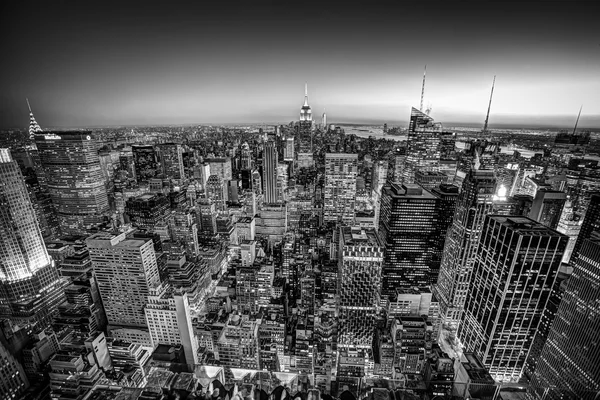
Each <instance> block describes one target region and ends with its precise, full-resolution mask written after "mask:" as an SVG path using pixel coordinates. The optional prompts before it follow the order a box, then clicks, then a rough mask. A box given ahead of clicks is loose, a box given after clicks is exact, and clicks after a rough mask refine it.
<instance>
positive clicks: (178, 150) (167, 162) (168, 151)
mask: <svg viewBox="0 0 600 400" xmlns="http://www.w3.org/2000/svg"><path fill="white" fill-rule="evenodd" d="M159 149H160V152H159V154H160V161H161V166H162V171H163V173H164V174H165V175H166V176H167V177H168V178H171V179H175V180H182V179H184V178H185V172H184V169H183V148H182V147H181V145H180V144H176V143H165V144H161V145H160V146H159Z"/></svg>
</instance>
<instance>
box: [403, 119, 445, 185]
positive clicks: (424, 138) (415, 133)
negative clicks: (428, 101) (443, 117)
mask: <svg viewBox="0 0 600 400" xmlns="http://www.w3.org/2000/svg"><path fill="white" fill-rule="evenodd" d="M442 138H444V140H442ZM453 138H454V137H453V136H452V135H451V134H448V133H445V132H443V130H442V126H441V124H440V123H435V122H434V121H433V118H431V117H430V116H429V115H427V114H425V113H423V112H421V111H419V110H417V109H416V108H414V107H413V108H412V109H411V113H410V123H409V126H408V137H407V140H406V161H405V165H404V171H403V178H404V183H414V182H415V173H416V171H418V170H422V171H431V172H433V171H437V170H438V168H439V163H440V159H441V158H444V157H445V156H446V155H445V154H444V152H447V151H449V150H448V149H450V148H452V149H453V148H454V143H453Z"/></svg>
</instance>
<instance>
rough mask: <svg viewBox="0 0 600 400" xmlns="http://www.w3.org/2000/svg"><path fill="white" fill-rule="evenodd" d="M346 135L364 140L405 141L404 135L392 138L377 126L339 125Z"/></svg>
mask: <svg viewBox="0 0 600 400" xmlns="http://www.w3.org/2000/svg"><path fill="white" fill-rule="evenodd" d="M340 127H342V128H343V129H344V132H346V135H356V136H360V137H364V138H368V137H369V136H373V137H374V138H375V139H390V140H398V141H400V140H406V135H400V136H392V135H386V134H385V133H383V128H382V127H378V126H344V125H340Z"/></svg>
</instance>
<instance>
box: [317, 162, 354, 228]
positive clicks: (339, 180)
mask: <svg viewBox="0 0 600 400" xmlns="http://www.w3.org/2000/svg"><path fill="white" fill-rule="evenodd" d="M357 176H358V154H337V153H326V154H325V200H324V205H323V220H324V221H339V220H341V221H343V222H344V223H348V224H352V223H353V221H354V203H355V201H356V178H357Z"/></svg>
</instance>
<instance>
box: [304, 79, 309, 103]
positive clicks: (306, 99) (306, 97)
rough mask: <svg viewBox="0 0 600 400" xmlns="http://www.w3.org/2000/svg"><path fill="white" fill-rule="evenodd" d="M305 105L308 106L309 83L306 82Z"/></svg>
mask: <svg viewBox="0 0 600 400" xmlns="http://www.w3.org/2000/svg"><path fill="white" fill-rule="evenodd" d="M304 106H308V83H306V82H304Z"/></svg>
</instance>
